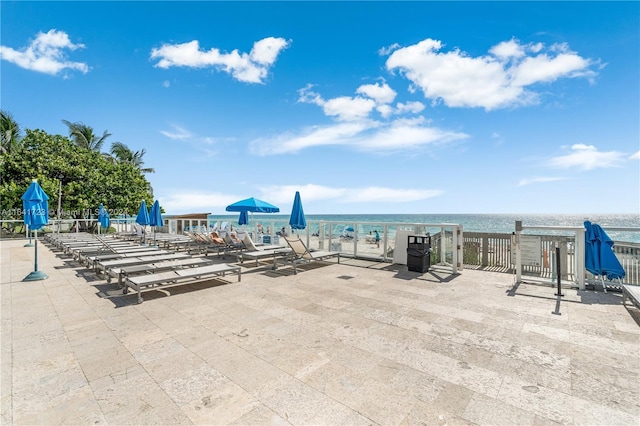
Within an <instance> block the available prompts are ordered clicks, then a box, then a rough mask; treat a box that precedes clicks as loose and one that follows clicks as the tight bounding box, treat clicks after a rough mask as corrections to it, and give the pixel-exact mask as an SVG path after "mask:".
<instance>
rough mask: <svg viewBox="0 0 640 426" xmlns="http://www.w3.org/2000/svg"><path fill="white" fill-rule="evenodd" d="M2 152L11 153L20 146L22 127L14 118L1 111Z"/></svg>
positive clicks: (0, 143)
mask: <svg viewBox="0 0 640 426" xmlns="http://www.w3.org/2000/svg"><path fill="white" fill-rule="evenodd" d="M0 132H1V133H0V152H1V153H3V154H4V153H7V152H11V151H12V150H14V149H15V148H17V147H18V146H19V145H20V140H21V139H22V138H21V136H20V126H19V125H18V122H17V121H16V120H14V119H13V116H12V115H11V114H10V113H9V112H7V111H4V110H0Z"/></svg>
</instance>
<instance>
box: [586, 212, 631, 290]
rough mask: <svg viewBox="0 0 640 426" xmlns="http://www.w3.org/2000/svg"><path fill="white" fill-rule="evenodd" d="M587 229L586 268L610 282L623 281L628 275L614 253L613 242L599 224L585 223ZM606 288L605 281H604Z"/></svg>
mask: <svg viewBox="0 0 640 426" xmlns="http://www.w3.org/2000/svg"><path fill="white" fill-rule="evenodd" d="M584 227H585V230H586V232H585V236H584V240H585V249H584V252H585V256H584V257H585V259H584V266H585V268H586V270H587V271H589V272H591V273H592V274H593V275H599V276H600V277H601V278H604V277H607V279H608V280H615V279H622V278H624V277H625V275H626V273H625V271H624V268H623V267H622V265H621V264H620V261H619V260H618V258H617V257H616V255H615V253H614V252H613V244H614V243H613V240H612V239H611V238H609V235H607V233H606V232H605V231H604V229H602V227H601V226H600V225H598V224H592V223H591V222H589V221H585V222H584ZM602 283H603V286H604V280H603V282H602Z"/></svg>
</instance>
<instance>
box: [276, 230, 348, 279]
mask: <svg viewBox="0 0 640 426" xmlns="http://www.w3.org/2000/svg"><path fill="white" fill-rule="evenodd" d="M283 238H284V240H285V241H286V242H287V244H289V247H291V251H292V252H293V256H290V257H289V258H288V261H289V262H291V265H292V266H293V273H294V274H297V273H298V270H297V269H296V264H297V263H302V262H307V263H308V262H312V261H314V260H325V259H328V258H331V257H338V263H340V252H337V251H310V250H309V249H308V248H307V246H306V244H305V243H304V242H303V241H302V240H301V239H300V237H299V236H291V237H283Z"/></svg>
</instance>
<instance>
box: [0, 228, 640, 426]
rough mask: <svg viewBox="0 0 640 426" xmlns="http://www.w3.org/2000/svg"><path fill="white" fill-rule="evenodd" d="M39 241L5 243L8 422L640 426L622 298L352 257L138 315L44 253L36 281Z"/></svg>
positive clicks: (629, 314)
mask: <svg viewBox="0 0 640 426" xmlns="http://www.w3.org/2000/svg"><path fill="white" fill-rule="evenodd" d="M24 244H25V240H21V241H7V240H5V241H0V252H1V269H0V272H1V277H0V278H1V285H0V289H1V292H0V302H1V305H0V309H1V320H2V328H1V337H0V338H1V347H0V349H1V359H0V360H1V371H0V398H1V417H0V424H2V425H34V424H46V425H61V424H81V425H89V424H92V425H100V424H108V425H147V424H166V425H183V424H184V425H190V424H209V425H229V424H238V425H251V424H256V425H266V424H282V425H289V424H292V425H360V424H361V425H370V424H380V425H416V424H428V425H444V424H447V425H458V424H480V425H555V424H563V425H565V424H566V425H634V426H637V425H638V424H640V326H639V324H640V314H639V312H638V310H637V309H636V308H634V307H631V306H630V305H627V307H624V306H623V305H622V295H621V294H620V293H612V292H609V293H607V294H603V293H601V292H595V291H578V290H575V289H564V290H563V292H564V294H565V296H564V297H562V300H561V301H560V303H559V305H558V304H557V301H558V298H557V297H556V296H554V293H555V289H554V288H553V287H552V286H551V285H550V286H548V287H547V286H542V285H532V284H520V285H519V286H514V277H513V276H512V275H508V274H502V273H497V272H487V271H478V270H464V271H463V272H462V273H461V274H459V275H455V276H452V275H450V274H448V273H447V272H446V271H445V270H439V269H436V270H434V271H432V272H428V273H425V274H420V273H417V272H409V271H407V269H406V267H405V266H399V265H389V264H378V263H372V262H368V263H367V262H360V261H355V260H352V259H345V258H342V259H341V263H340V264H336V263H334V262H332V261H330V262H328V263H320V262H318V263H314V264H309V265H305V266H301V267H300V268H299V272H298V274H297V275H293V271H292V270H291V268H287V267H281V268H279V269H278V270H277V271H272V270H271V269H269V268H268V267H258V268H256V267H253V264H251V265H249V264H245V265H243V268H242V272H243V273H242V281H241V282H237V278H236V277H235V276H229V278H228V280H225V281H219V280H212V281H208V282H204V283H199V284H192V285H182V286H178V287H173V288H167V289H163V290H153V291H150V292H146V293H143V297H144V299H145V302H144V303H142V304H136V295H135V294H132V293H130V294H128V295H123V294H122V292H121V291H118V290H117V289H116V285H115V284H108V283H107V282H106V280H104V279H100V278H98V277H96V275H95V274H93V273H92V272H89V271H88V270H86V269H85V268H83V267H81V266H79V265H78V264H76V263H74V262H73V261H72V260H71V259H68V258H64V257H61V256H59V255H57V254H56V253H54V252H52V251H50V250H49V249H48V248H47V247H46V246H44V245H43V244H39V247H38V248H39V250H38V263H39V269H40V270H41V271H43V272H45V273H46V274H48V276H49V278H48V279H46V280H42V281H33V282H22V279H23V278H24V277H26V276H27V275H28V274H29V273H30V272H31V271H32V270H33V254H34V250H33V248H26V247H23V246H24ZM227 260H229V259H227ZM552 312H556V313H557V312H559V313H560V315H556V314H554V313H552Z"/></svg>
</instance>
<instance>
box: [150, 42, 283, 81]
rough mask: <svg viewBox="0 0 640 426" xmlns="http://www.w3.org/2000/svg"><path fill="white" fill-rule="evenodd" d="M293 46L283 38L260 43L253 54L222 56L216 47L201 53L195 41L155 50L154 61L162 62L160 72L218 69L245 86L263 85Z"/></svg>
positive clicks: (159, 65) (237, 53)
mask: <svg viewBox="0 0 640 426" xmlns="http://www.w3.org/2000/svg"><path fill="white" fill-rule="evenodd" d="M289 45H290V41H287V40H285V39H283V38H276V37H267V38H264V39H262V40H258V41H256V42H255V43H254V44H253V48H252V49H251V52H250V53H239V52H238V50H237V49H234V50H233V51H231V52H230V53H222V52H220V50H219V49H217V48H215V47H214V48H211V49H210V50H208V51H204V50H201V49H200V43H199V42H198V40H193V41H190V42H188V43H181V44H163V45H162V46H161V47H159V48H154V49H152V50H151V59H158V63H157V64H156V65H155V66H156V67H158V68H165V69H166V68H170V67H191V68H205V67H214V68H216V69H218V70H221V71H224V72H227V73H229V74H231V75H232V76H233V77H234V78H235V79H236V80H239V81H242V82H245V83H263V82H264V79H265V78H266V77H267V74H268V72H269V68H270V67H271V66H272V65H273V64H274V63H275V61H276V59H277V57H278V54H279V53H280V52H281V51H282V50H283V49H285V48H287V47H288V46H289Z"/></svg>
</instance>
